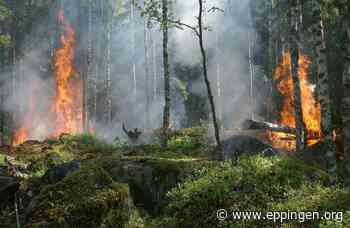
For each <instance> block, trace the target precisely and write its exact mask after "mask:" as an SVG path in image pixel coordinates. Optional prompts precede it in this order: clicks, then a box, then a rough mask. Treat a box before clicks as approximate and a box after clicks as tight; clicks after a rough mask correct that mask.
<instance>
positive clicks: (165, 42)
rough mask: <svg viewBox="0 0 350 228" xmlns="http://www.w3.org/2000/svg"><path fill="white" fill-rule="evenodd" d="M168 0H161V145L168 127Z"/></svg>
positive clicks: (164, 143)
mask: <svg viewBox="0 0 350 228" xmlns="http://www.w3.org/2000/svg"><path fill="white" fill-rule="evenodd" d="M168 24H169V22H168V0H162V24H161V26H162V29H163V67H164V100H165V104H164V111H163V140H162V147H163V148H166V147H167V144H168V131H169V128H170V69H169V53H168V29H169V28H168Z"/></svg>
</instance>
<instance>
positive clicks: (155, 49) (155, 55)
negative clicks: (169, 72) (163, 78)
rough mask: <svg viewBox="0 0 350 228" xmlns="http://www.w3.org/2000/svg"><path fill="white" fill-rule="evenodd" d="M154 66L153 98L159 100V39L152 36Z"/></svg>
mask: <svg viewBox="0 0 350 228" xmlns="http://www.w3.org/2000/svg"><path fill="white" fill-rule="evenodd" d="M152 63H153V64H152V67H153V100H154V101H155V100H157V92H158V67H157V40H156V37H154V35H153V36H152Z"/></svg>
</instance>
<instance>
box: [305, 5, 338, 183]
mask: <svg viewBox="0 0 350 228" xmlns="http://www.w3.org/2000/svg"><path fill="white" fill-rule="evenodd" d="M313 4H314V5H313V10H312V12H313V13H312V15H313V17H314V20H315V22H314V24H313V25H312V27H311V31H312V34H313V41H314V45H315V48H316V62H317V82H318V99H319V102H320V106H321V129H322V136H323V139H324V141H325V143H326V144H327V146H328V148H329V150H328V152H327V154H326V156H327V160H328V163H329V173H330V174H331V175H332V176H333V177H335V176H336V175H337V173H336V170H337V161H336V148H335V145H334V142H333V139H332V129H333V126H332V112H331V101H330V92H329V90H330V89H329V82H328V81H329V75H328V68H327V55H326V41H325V37H324V27H323V22H322V18H321V6H320V3H319V2H318V1H313Z"/></svg>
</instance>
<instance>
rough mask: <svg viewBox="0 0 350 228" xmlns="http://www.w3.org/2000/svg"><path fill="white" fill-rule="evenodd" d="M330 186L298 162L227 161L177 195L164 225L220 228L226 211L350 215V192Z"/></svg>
mask: <svg viewBox="0 0 350 228" xmlns="http://www.w3.org/2000/svg"><path fill="white" fill-rule="evenodd" d="M328 183H329V177H328V175H327V174H326V173H324V172H323V171H321V170H318V169H316V168H314V167H310V166H307V165H305V164H304V163H303V162H302V161H300V160H297V159H291V158H263V157H260V156H256V157H242V158H240V159H239V161H238V165H237V166H233V165H232V164H231V163H230V162H226V163H223V164H222V165H221V166H217V167H214V168H209V169H208V168H203V169H201V170H199V171H198V172H197V173H196V174H195V175H194V176H193V177H191V178H189V179H188V180H187V181H186V182H184V183H183V184H180V185H179V186H178V187H177V188H174V189H173V190H171V191H170V192H169V193H168V196H169V198H170V203H169V205H168V208H167V212H166V215H165V221H166V222H165V221H164V220H162V219H160V220H161V223H162V224H163V226H164V225H165V224H164V223H170V224H166V225H169V227H215V226H217V224H218V220H217V218H216V211H217V210H218V209H220V208H225V209H227V210H228V211H263V212H264V211H275V210H277V209H278V210H284V211H286V210H293V209H294V210H298V209H303V210H311V211H318V210H321V209H324V210H325V209H328V210H333V211H334V210H335V211H339V210H345V211H346V210H349V208H350V207H349V206H348V205H350V204H349V203H348V200H349V199H350V197H349V196H350V194H349V192H348V191H346V190H344V189H341V188H337V190H333V189H331V188H329V187H326V185H327V184H328ZM347 198H348V199H347ZM309 199H310V200H309ZM342 201H343V202H342ZM297 205H299V206H297ZM169 218H172V219H169ZM196 218H198V219H196ZM313 222H314V223H318V222H317V221H313ZM244 224H245V225H248V227H250V226H252V227H270V226H271V224H269V223H268V222H267V221H245V222H244ZM223 225H224V226H225V225H226V226H229V227H238V226H240V225H243V222H242V221H229V220H228V221H225V222H223ZM249 225H250V226H249Z"/></svg>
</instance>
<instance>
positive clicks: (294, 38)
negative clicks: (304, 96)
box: [289, 1, 306, 151]
mask: <svg viewBox="0 0 350 228" xmlns="http://www.w3.org/2000/svg"><path fill="white" fill-rule="evenodd" d="M289 4H290V18H289V20H290V24H291V30H290V34H289V35H290V37H289V45H290V54H291V68H292V69H291V71H292V78H293V84H294V110H295V125H296V137H297V139H296V140H297V141H296V149H297V151H299V150H302V149H304V148H305V145H306V140H305V138H306V133H305V124H304V121H303V112H302V105H301V89H300V80H299V46H298V42H299V39H298V38H299V23H298V15H299V5H298V4H299V1H290V3H289Z"/></svg>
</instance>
